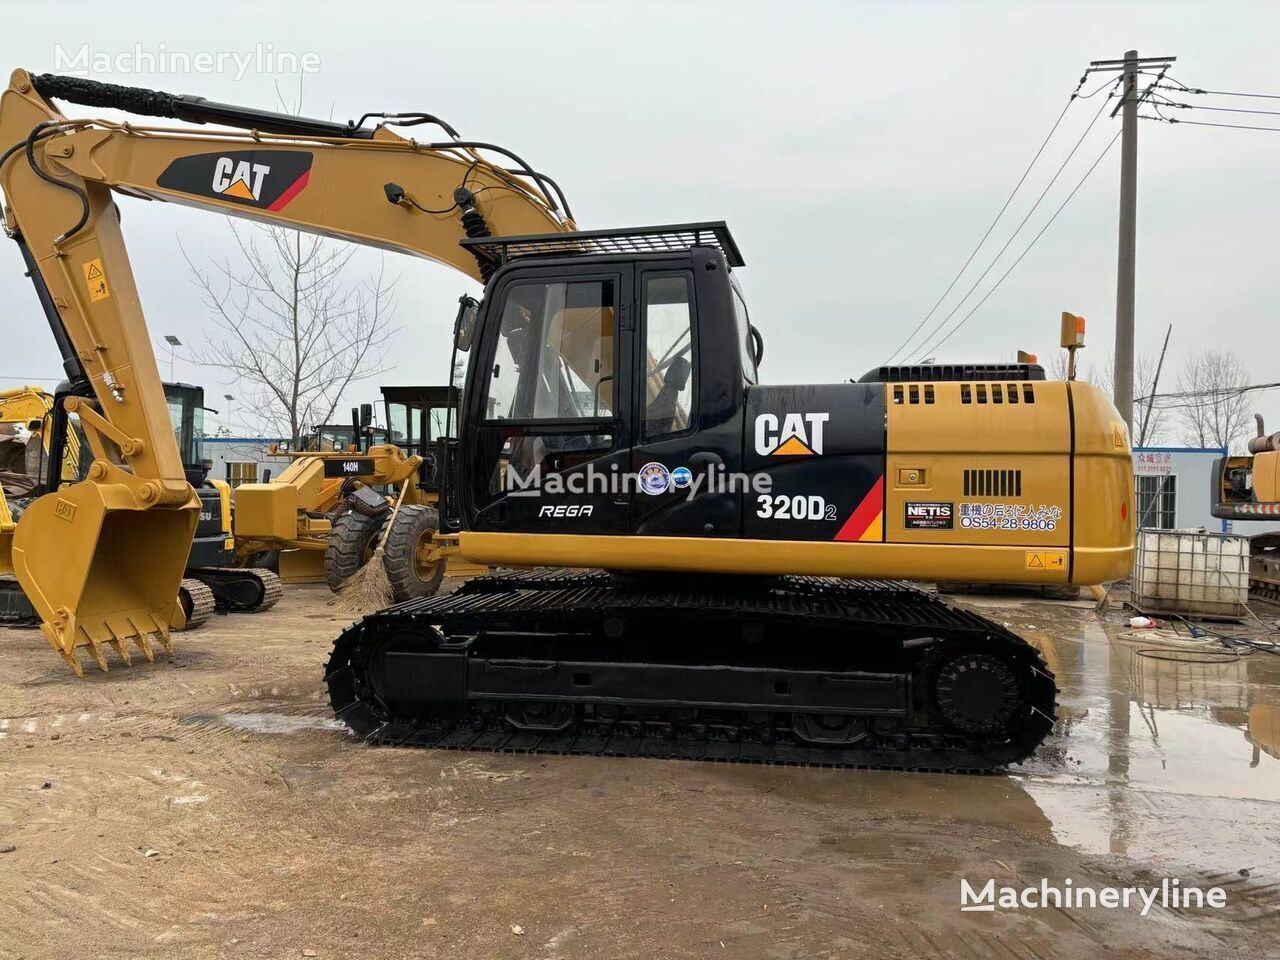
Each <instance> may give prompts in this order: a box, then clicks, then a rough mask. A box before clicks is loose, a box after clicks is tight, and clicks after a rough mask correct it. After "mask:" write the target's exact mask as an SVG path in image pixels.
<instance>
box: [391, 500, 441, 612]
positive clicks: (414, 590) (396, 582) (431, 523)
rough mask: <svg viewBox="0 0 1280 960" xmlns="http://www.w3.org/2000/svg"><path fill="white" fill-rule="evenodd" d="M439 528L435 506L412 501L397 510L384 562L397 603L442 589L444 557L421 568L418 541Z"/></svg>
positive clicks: (427, 595)
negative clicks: (410, 503)
mask: <svg viewBox="0 0 1280 960" xmlns="http://www.w3.org/2000/svg"><path fill="white" fill-rule="evenodd" d="M439 529H440V515H439V514H438V513H436V509H435V507H428V506H423V505H420V504H412V505H408V506H402V507H401V508H400V512H399V513H397V514H396V518H395V521H394V522H393V523H392V524H391V529H390V530H388V531H387V539H386V540H385V541H384V546H383V549H382V566H383V568H384V569H385V570H386V571H387V579H388V580H390V581H391V595H392V597H393V598H394V599H395V602H396V603H401V602H403V601H405V600H416V599H418V598H419V597H430V596H432V595H433V594H434V593H435V592H436V591H437V590H439V589H440V581H441V580H443V579H444V567H445V561H443V560H438V561H437V562H435V563H433V564H431V566H430V567H429V568H427V569H425V570H422V569H419V568H418V562H417V554H418V544H419V543H420V542H421V541H422V539H423V538H424V537H430V536H431V535H432V534H433V533H435V532H436V531H437V530H439Z"/></svg>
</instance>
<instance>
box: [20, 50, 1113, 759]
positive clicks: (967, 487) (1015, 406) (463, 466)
mask: <svg viewBox="0 0 1280 960" xmlns="http://www.w3.org/2000/svg"><path fill="white" fill-rule="evenodd" d="M57 100H61V101H66V102H72V103H78V104H81V105H84V106H91V107H104V108H112V109H117V110H122V111H125V112H126V113H128V114H130V115H131V117H132V118H133V119H130V120H129V122H128V123H124V122H117V121H112V120H101V119H94V120H76V119H68V118H66V117H65V116H64V115H63V114H62V113H61V112H60V111H59V110H58V108H57V107H55V106H54V101H57ZM144 117H150V118H165V119H169V120H178V121H183V122H185V123H187V124H193V125H196V127H197V128H195V129H193V127H191V126H186V127H173V126H168V127H165V126H159V125H151V124H149V123H148V122H147V121H145V120H143V119H141V118H144ZM210 124H214V125H217V127H218V129H213V128H210V127H209V126H207V125H210ZM201 125H205V126H201ZM435 131H441V132H440V133H439V134H438V138H437V139H421V138H420V135H422V134H427V136H430V135H432V134H434V132H435ZM410 132H412V133H413V134H415V136H412V137H411V136H409V135H408V134H409V133H410ZM0 143H4V144H8V145H10V146H8V147H7V148H3V147H0V149H7V152H6V153H0V185H2V186H3V189H4V192H5V197H6V200H7V204H8V205H7V208H6V212H5V220H6V224H7V225H8V228H9V230H10V232H11V234H12V235H13V236H14V238H15V239H17V240H18V241H19V246H20V248H21V249H23V250H24V251H26V253H25V255H26V256H27V258H28V259H29V260H30V262H31V264H32V266H33V270H32V274H33V280H34V281H35V283H36V287H37V293H38V294H40V295H41V296H42V300H44V302H46V303H47V304H49V306H48V308H47V310H46V313H47V315H48V316H49V317H50V320H51V326H52V327H53V330H54V335H55V338H58V337H61V338H62V339H61V340H60V341H59V342H60V343H65V345H66V349H65V350H64V351H63V355H64V357H65V358H66V362H67V364H68V365H69V366H71V367H72V368H73V370H74V372H75V373H76V374H77V375H79V376H80V377H81V379H82V380H83V381H87V382H88V383H90V384H91V385H92V386H93V389H94V392H95V394H96V396H97V397H98V399H99V402H100V404H101V409H102V411H103V413H102V415H101V416H100V417H98V418H97V419H95V418H94V417H92V416H91V417H89V424H88V428H87V430H86V434H87V438H88V440H89V443H90V446H91V448H92V449H93V451H94V455H95V461H94V467H96V468H97V469H96V470H94V469H92V468H91V470H90V476H89V478H88V481H87V482H86V483H84V484H81V485H79V487H77V488H73V489H72V491H71V492H69V493H66V494H63V495H61V496H57V497H45V498H42V500H41V501H37V502H36V504H35V505H33V508H32V509H31V510H29V511H28V512H27V513H26V514H25V515H24V516H23V519H22V520H21V521H20V522H19V525H18V529H17V531H16V535H15V539H14V566H15V568H16V569H17V572H18V576H19V578H20V579H22V580H23V584H24V586H26V585H27V584H33V585H35V586H37V587H40V588H43V589H42V590H37V591H35V592H36V593H40V594H41V595H42V596H44V597H45V598H46V602H45V604H44V606H43V607H41V613H42V615H43V616H45V617H46V622H45V627H46V635H47V636H49V638H50V641H51V643H53V644H54V646H55V648H58V649H60V650H61V651H62V652H63V653H64V654H65V655H71V656H73V655H74V652H75V651H76V650H77V649H79V648H82V647H85V646H89V647H93V648H94V649H97V647H98V646H101V645H102V644H103V643H104V642H113V641H115V642H116V643H117V647H118V646H119V645H121V644H123V642H124V641H125V640H127V639H131V638H133V637H135V636H139V635H142V634H145V633H148V632H154V631H156V630H159V631H162V632H164V635H165V636H166V637H167V624H166V617H169V616H171V615H172V614H173V609H172V599H171V598H172V597H173V595H174V592H175V588H176V583H177V579H178V577H179V575H180V573H181V570H180V567H181V563H180V560H176V559H174V558H172V557H170V556H164V555H160V553H159V552H158V551H157V549H156V548H157V547H158V546H159V545H160V544H162V543H163V542H166V541H172V542H179V541H180V540H182V539H183V538H186V539H189V537H190V532H191V530H192V529H193V528H194V512H195V510H196V504H195V503H194V502H193V498H192V496H191V493H190V487H189V486H188V485H187V484H185V482H183V481H182V478H181V473H180V470H179V464H178V458H177V456H176V450H175V448H174V445H173V444H172V442H171V441H170V440H169V438H168V437H166V436H163V435H161V432H160V431H159V430H157V424H158V423H159V422H160V418H159V416H158V413H157V411H156V410H155V409H153V408H154V407H156V406H157V405H158V403H159V402H160V399H161V395H160V388H159V377H158V375H157V374H156V372H155V360H154V357H153V356H152V355H151V351H150V346H149V341H148V339H147V337H146V332H145V323H144V321H143V317H142V313H141V310H140V309H139V307H138V303H137V294H136V290H135V288H134V285H133V278H132V274H131V271H130V265H129V261H128V256H127V254H126V252H125V249H124V243H123V240H122V238H121V236H120V233H119V226H118V218H117V214H116V210H115V205H114V203H113V200H112V191H116V192H118V193H120V194H123V195H129V196H134V197H139V196H140V197H146V198H149V199H152V200H159V201H167V202H180V203H183V204H186V205H188V206H191V207H195V208H200V209H208V210H211V211H214V212H217V213H222V214H226V215H230V216H238V217H246V218H250V219H255V220H260V221H265V222H270V223H275V224H279V225H282V226H286V227H289V228H294V229H302V230H311V231H316V232H321V233H324V234H325V235H328V236H332V237H337V238H341V239H347V240H350V241H353V242H357V243H365V244H371V245H376V246H378V247H380V248H383V249H390V250H399V251H402V252H405V253H409V254H413V255H417V256H421V257H424V258H427V259H430V260H434V261H436V262H439V263H444V264H448V265H450V266H453V267H454V268H456V269H458V270H459V271H461V272H462V273H464V274H466V275H467V276H469V277H471V278H474V279H478V280H480V281H481V282H482V283H483V284H484V295H483V298H482V299H481V300H480V301H478V302H471V303H464V305H463V308H462V309H461V310H460V311H459V314H458V319H457V321H456V323H455V334H454V348H455V351H456V352H458V353H461V354H464V355H465V356H466V357H467V358H468V361H469V362H468V364H467V370H466V377H465V381H464V386H463V388H462V392H461V396H460V400H459V430H458V437H457V439H456V441H455V440H450V439H448V438H443V439H442V440H441V441H440V443H439V444H438V449H439V450H440V452H441V454H442V457H441V459H440V462H441V463H442V464H443V465H444V470H443V474H442V476H443V478H444V484H443V487H444V489H443V490H442V494H441V497H440V503H441V504H442V505H443V506H442V509H441V511H440V516H439V524H438V528H437V529H434V530H426V529H422V530H420V531H419V536H418V537H417V540H416V542H415V543H414V544H413V547H412V549H413V550H414V551H415V553H417V554H418V555H419V558H420V561H421V562H423V563H434V562H438V561H440V560H447V559H449V558H452V557H462V558H464V559H466V560H469V561H472V562H478V563H486V564H491V565H495V566H501V567H519V568H528V569H522V570H518V571H516V572H506V573H498V574H494V575H491V576H487V577H478V578H475V579H473V580H470V581H468V582H467V583H466V584H465V585H464V586H463V587H462V588H460V589H459V590H457V591H455V592H454V593H452V594H449V595H447V596H433V597H425V598H422V599H417V600H411V601H408V602H405V603H401V604H398V605H395V606H392V607H389V608H387V609H386V610H382V611H379V612H376V613H373V614H370V615H368V616H366V617H364V618H363V619H361V620H360V621H358V622H357V623H355V624H353V625H352V626H351V627H349V628H348V629H347V630H345V631H344V632H343V633H342V634H341V636H339V637H338V639H337V640H336V642H335V644H334V647H333V650H332V652H331V654H330V656H329V659H328V663H327V665H326V667H325V672H324V677H325V682H326V684H327V686H328V689H329V695H330V700H331V703H332V705H333V708H334V710H335V714H336V715H337V716H338V717H339V718H340V719H341V720H343V721H344V722H345V723H346V724H347V725H348V726H350V728H351V729H352V730H353V731H355V733H356V734H357V735H359V736H360V737H362V738H364V739H366V740H368V741H371V742H375V743H389V744H408V745H420V746H433V747H440V748H457V749H488V750H497V749H501V750H528V751H544V752H560V753H582V754H592V755H599V754H608V755H625V756H633V755H642V756H670V757H683V758H691V759H694V758H696V759H718V760H735V761H751V762H768V763H801V764H823V765H830V766H857V767H888V768H898V769H923V770H948V771H985V770H992V769H998V768H1001V767H1004V766H1007V765H1008V764H1011V763H1016V762H1018V761H1020V760H1022V759H1023V758H1025V757H1027V756H1028V755H1029V754H1030V753H1031V752H1032V751H1034V750H1035V748H1036V747H1037V745H1038V744H1039V743H1040V742H1041V741H1042V740H1043V739H1044V737H1045V736H1046V735H1047V733H1048V732H1049V730H1050V729H1051V728H1052V726H1053V722H1054V716H1055V685H1054V680H1053V676H1052V674H1051V672H1050V671H1049V669H1048V668H1047V666H1046V664H1045V662H1044V661H1043V659H1042V658H1041V657H1040V655H1039V653H1038V652H1037V651H1036V649H1035V648H1034V647H1033V646H1031V645H1030V644H1028V643H1026V642H1025V641H1024V640H1022V639H1021V638H1019V637H1018V636H1017V635H1016V634H1014V633H1013V632H1012V631H1011V630H1010V629H1009V628H1008V627H1006V626H1004V625H1003V624H1001V623H999V622H996V621H993V620H991V619H988V618H986V617H983V616H981V615H980V614H978V613H976V612H973V611H970V610H966V609H963V608H960V607H956V606H952V605H951V604H949V603H946V602H944V601H942V600H941V599H939V598H938V597H937V596H936V594H933V593H930V592H928V591H926V590H924V589H921V588H920V587H917V586H913V585H912V584H911V583H909V582H908V581H933V580H938V579H946V580H960V579H963V580H966V581H969V582H974V581H991V582H1014V583H1028V582H1029V583H1040V584H1069V583H1080V584H1093V583H1100V582H1104V581H1107V580H1112V579H1116V578H1118V577H1121V576H1124V575H1125V574H1126V573H1127V572H1128V569H1129V565H1130V562H1131V557H1132V551H1133V512H1132V498H1133V473H1132V464H1131V461H1130V453H1129V439H1128V436H1127V433H1126V430H1125V427H1124V424H1123V421H1122V420H1121V418H1120V417H1119V415H1118V414H1117V413H1116V410H1115V408H1114V407H1113V406H1112V404H1111V403H1110V402H1109V401H1108V400H1107V398H1106V397H1105V396H1103V395H1102V394H1101V393H1100V392H1099V391H1098V390H1096V389H1095V388H1093V387H1092V386H1090V385H1088V384H1085V383H1079V382H1051V381H1046V380H1044V379H1043V370H1041V369H1040V368H1039V367H1037V366H1035V365H1031V364H964V365H959V364H957V365H947V364H943V365H932V364H930V365H912V366H891V367H879V368H875V369H873V370H871V371H869V372H868V373H867V374H866V375H865V376H864V377H862V378H861V379H860V380H858V381H857V382H846V383H832V384H804V385H785V386H778V385H769V384H766V383H765V382H764V381H763V380H762V378H761V373H760V371H761V362H762V359H763V347H764V337H763V334H762V330H763V329H769V330H774V331H777V333H778V335H779V336H785V331H786V328H787V325H788V324H790V323H795V322H803V320H795V319H792V318H768V320H766V321H764V322H760V321H756V320H754V319H753V318H752V317H751V316H750V314H749V312H748V309H747V305H746V299H745V296H744V293H743V288H742V285H741V277H742V273H743V270H744V263H745V261H744V258H743V256H742V253H741V251H740V250H739V247H738V245H737V243H736V242H735V240H734V238H733V236H732V234H731V233H730V231H729V229H728V227H727V226H726V225H725V224H724V223H723V222H718V221H699V222H693V223H681V224H667V225H652V226H642V227H631V228H616V229H599V230H581V229H579V228H578V227H577V225H576V223H575V222H574V219H573V215H572V213H571V211H570V208H569V204H568V202H567V200H566V198H565V195H564V192H563V191H562V190H561V188H560V186H559V185H558V184H557V183H556V182H555V180H554V179H552V178H551V177H550V176H548V175H547V174H546V173H544V172H543V171H541V170H538V169H536V168H535V167H532V166H530V165H529V163H528V162H526V161H525V160H524V159H523V158H522V157H520V156H519V155H518V154H516V153H514V152H513V151H511V150H509V149H507V148H505V147H503V146H501V145H499V144H495V143H492V142H488V141H479V140H469V139H466V138H464V137H463V136H462V135H461V134H459V133H458V132H457V130H456V129H455V128H454V127H452V126H451V125H449V124H448V123H446V122H445V121H443V120H442V119H440V118H439V117H436V116H434V115H431V114H427V113H417V112H415V113H396V114H387V113H376V112H373V113H366V114H365V115H364V116H362V117H361V118H360V119H359V120H357V121H353V122H350V123H341V122H334V121H325V120H315V119H310V118H305V117H294V116H284V115H279V114H272V113H269V112H265V111H260V110H255V109H252V108H248V107H242V106H237V105H233V104H225V103H216V102H212V101H208V100H204V99H202V98H200V97H196V96H191V95H172V94H168V93H164V92H161V91H154V90H144V89H139V88H133V87H123V86H117V85H112V84H102V83H98V82H95V81H91V80H87V79H84V78H71V77H59V76H51V75H40V76H32V75H30V74H28V73H26V72H25V71H21V70H19V71H16V72H15V73H14V74H13V76H12V78H11V80H10V86H9V88H8V90H7V91H6V92H5V93H4V94H3V97H2V98H0ZM797 229H798V230H799V229H802V225H799V224H798V225H797ZM794 240H795V242H796V243H801V244H802V243H805V242H806V238H805V237H804V236H803V234H797V236H796V237H795V238H794ZM855 278H856V271H847V272H845V273H842V274H841V275H840V276H836V277H818V278H805V279H806V282H814V281H815V280H816V281H818V282H826V283H836V284H839V283H850V282H855ZM852 322H857V321H852ZM866 322H881V321H880V320H876V319H875V318H868V320H867V321H866ZM854 337H856V331H851V332H849V334H848V335H847V338H846V339H847V340H850V341H851V340H852V339H853V338H854ZM839 346H840V344H833V345H832V349H837V348H838V347H839ZM124 466H127V467H128V469H127V470H126V469H124V468H123V467H124ZM37 508H39V509H37ZM59 530H61V531H62V538H63V541H64V542H65V543H71V544H74V545H75V547H76V552H75V555H74V557H72V558H71V559H72V563H71V566H70V569H72V570H74V571H77V577H76V578H75V583H71V584H70V586H69V581H70V580H71V579H72V578H69V577H68V575H67V573H66V570H67V568H68V567H67V558H66V557H65V556H60V557H58V558H57V563H59V564H61V566H60V567H58V568H55V566H54V562H55V561H54V558H53V554H54V553H55V552H59V553H63V554H65V552H66V551H65V550H64V551H55V550H54V549H51V543H52V540H53V537H54V534H55V533H56V532H58V531H59ZM138 551H146V552H148V554H149V556H148V565H149V566H150V567H151V568H152V570H154V571H168V572H169V578H170V579H169V582H168V583H167V584H165V587H166V589H165V590H164V591H161V592H157V593H154V594H151V595H147V594H144V593H143V592H141V591H140V586H142V585H143V584H158V583H159V582H160V580H161V579H162V578H160V577H154V576H153V577H151V578H148V579H146V580H142V579H139V578H136V577H134V576H131V575H130V574H131V573H135V572H136V570H132V571H131V570H129V569H127V568H126V569H121V567H120V565H121V564H124V565H125V566H126V567H127V565H128V564H129V563H130V558H131V557H132V556H133V555H134V553H136V552H138ZM102 557H110V558H111V559H112V560H114V561H115V563H113V564H112V565H111V573H110V575H107V572H106V570H104V564H103V563H102V562H101V558H102ZM126 605H128V606H130V608H131V610H133V611H135V612H134V613H133V614H131V615H130V616H127V617H122V616H121V615H120V613H119V611H120V610H121V609H122V608H123V607H124V606H126ZM69 617H70V618H73V619H74V626H75V631H74V632H72V631H69V630H68V618H69Z"/></svg>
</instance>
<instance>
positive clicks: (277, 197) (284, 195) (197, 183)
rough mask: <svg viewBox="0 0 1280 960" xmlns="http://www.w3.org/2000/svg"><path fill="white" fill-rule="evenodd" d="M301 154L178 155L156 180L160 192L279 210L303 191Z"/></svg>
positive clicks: (306, 168) (305, 165)
mask: <svg viewBox="0 0 1280 960" xmlns="http://www.w3.org/2000/svg"><path fill="white" fill-rule="evenodd" d="M311 160H312V155H311V153H310V152H308V151H304V150H272V149H265V148H264V149H259V150H229V151H227V152H225V153H195V154H191V155H190V156H186V157H178V158H177V159H176V160H174V161H173V162H172V163H171V164H169V166H167V167H166V168H165V169H164V172H162V173H161V174H160V176H158V177H156V186H157V187H159V188H160V189H162V190H166V191H170V192H176V193H182V194H186V195H187V196H194V197H208V198H210V199H213V200H220V201H223V202H230V203H235V204H240V205H244V206H250V207H257V208H259V209H261V210H269V211H271V212H278V211H280V210H283V209H284V208H285V207H287V206H288V205H289V204H290V203H292V202H293V200H294V198H295V197H297V196H298V194H300V193H302V191H303V190H305V189H306V188H307V183H308V182H309V180H310V178H311Z"/></svg>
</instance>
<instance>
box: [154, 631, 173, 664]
mask: <svg viewBox="0 0 1280 960" xmlns="http://www.w3.org/2000/svg"><path fill="white" fill-rule="evenodd" d="M152 636H154V637H155V639H157V640H159V641H160V646H162V647H163V648H164V652H165V653H166V654H167V655H168V656H170V657H172V656H173V641H172V640H170V639H169V631H168V630H166V629H165V628H163V627H161V628H160V629H159V630H158V631H157V632H156V633H154V634H152Z"/></svg>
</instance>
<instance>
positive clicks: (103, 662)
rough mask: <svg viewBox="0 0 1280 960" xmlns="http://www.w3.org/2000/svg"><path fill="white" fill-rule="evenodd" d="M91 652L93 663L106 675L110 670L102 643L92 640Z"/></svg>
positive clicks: (90, 643)
mask: <svg viewBox="0 0 1280 960" xmlns="http://www.w3.org/2000/svg"><path fill="white" fill-rule="evenodd" d="M89 650H90V652H91V653H92V654H93V662H94V663H96V664H97V665H98V669H99V670H101V671H102V672H103V673H106V672H107V670H108V669H109V668H108V667H107V655H106V654H105V653H104V652H103V650H102V643H101V641H98V640H94V639H92V638H90V640H89Z"/></svg>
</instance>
